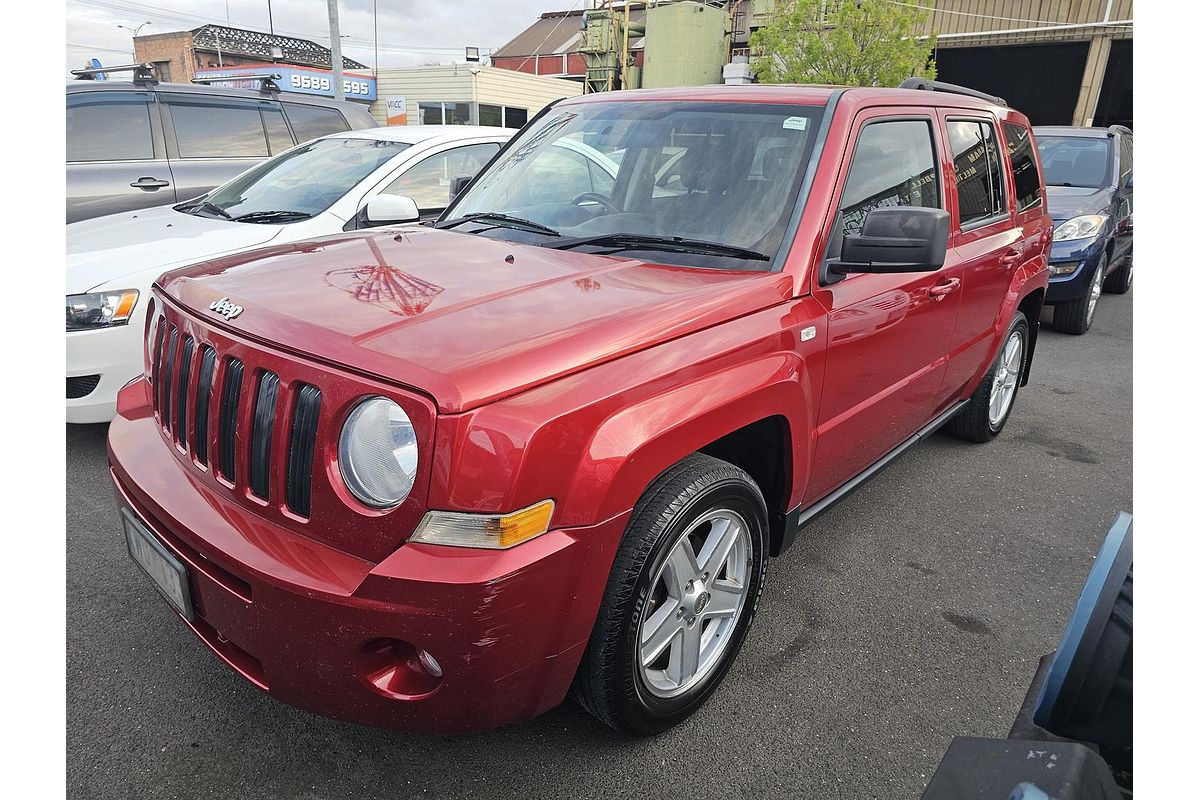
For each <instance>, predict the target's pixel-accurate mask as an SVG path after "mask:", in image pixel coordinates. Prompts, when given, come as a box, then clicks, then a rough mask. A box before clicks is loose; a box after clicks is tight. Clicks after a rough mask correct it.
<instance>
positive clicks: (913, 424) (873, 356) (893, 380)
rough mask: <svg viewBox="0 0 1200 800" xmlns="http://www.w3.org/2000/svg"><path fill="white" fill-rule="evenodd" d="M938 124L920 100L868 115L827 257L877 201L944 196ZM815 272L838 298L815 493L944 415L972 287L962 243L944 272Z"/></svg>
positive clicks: (824, 297) (820, 288) (920, 201)
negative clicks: (964, 270) (940, 400)
mask: <svg viewBox="0 0 1200 800" xmlns="http://www.w3.org/2000/svg"><path fill="white" fill-rule="evenodd" d="M936 125H937V120H936V117H934V115H933V114H932V113H931V112H930V111H929V110H928V109H921V108H913V109H900V108H889V109H874V110H868V111H864V112H862V113H860V114H859V115H858V117H857V118H856V119H855V128H854V132H853V134H852V137H851V142H852V145H851V147H849V148H848V149H847V152H846V154H845V155H844V156H843V161H842V167H841V176H842V177H841V178H840V179H839V187H838V189H837V191H836V192H835V195H834V196H835V197H836V198H837V200H836V201H835V202H836V204H835V205H834V206H833V208H831V209H830V213H829V217H830V218H831V220H832V224H831V225H830V228H829V230H828V232H827V234H826V240H827V242H828V245H827V248H826V257H827V258H834V257H836V256H837V255H839V253H840V250H841V241H842V239H843V237H844V236H845V235H847V234H851V233H855V232H857V231H858V230H860V229H861V228H862V224H863V219H864V218H865V217H866V215H867V213H868V212H869V211H871V210H873V209H875V208H880V207H885V206H896V205H914V206H926V207H933V208H944V207H945V201H944V198H945V196H946V194H945V187H944V182H945V175H944V173H945V170H944V169H943V168H942V166H941V165H942V163H943V158H942V156H941V155H940V151H941V145H940V143H939V139H938V137H937V136H936V134H935V129H936ZM822 271H823V270H822ZM816 281H817V285H816V286H815V287H814V289H813V296H814V297H815V298H816V299H817V301H818V302H820V303H821V304H822V305H823V306H825V308H826V309H827V310H828V320H829V332H828V342H829V344H828V351H827V358H826V368H825V370H826V371H825V380H824V385H823V389H822V393H821V403H820V410H819V412H818V415H817V428H816V449H815V453H814V460H813V469H812V475H811V477H810V479H809V482H808V490H807V493H806V497H805V498H804V502H806V503H808V502H812V501H814V500H817V499H819V498H820V497H822V496H824V495H825V494H828V493H829V492H830V491H831V490H833V489H835V488H837V487H838V486H839V485H841V484H842V483H844V482H845V481H846V480H847V479H849V478H851V477H853V476H854V475H856V474H857V473H859V472H861V471H862V470H863V469H865V468H866V467H868V466H870V465H871V464H872V463H873V462H875V461H876V460H878V459H879V458H880V457H881V456H883V455H884V454H886V453H887V452H888V451H889V450H891V449H892V448H894V447H896V446H897V445H898V444H900V443H901V442H903V441H904V440H905V439H907V438H908V437H909V436H911V435H912V434H913V433H915V432H916V431H918V430H919V429H920V428H921V427H922V426H923V425H924V424H925V423H926V422H928V421H929V420H930V419H932V418H933V417H934V416H935V414H936V413H937V411H938V410H939V409H938V408H937V407H936V406H937V393H938V389H939V388H940V387H941V385H942V378H943V375H944V373H945V368H946V354H947V351H948V350H949V347H950V335H951V332H952V331H953V330H954V322H955V317H956V315H957V312H958V304H959V299H960V297H961V292H958V291H956V287H957V285H958V279H957V277H956V276H955V264H954V262H953V253H952V251H948V252H947V263H946V266H945V267H944V268H943V269H942V270H939V271H936V272H924V273H907V274H898V275H871V274H854V275H849V276H847V277H845V278H842V279H841V280H836V282H834V281H835V278H834V277H833V276H826V277H825V278H822V277H821V276H817V277H816Z"/></svg>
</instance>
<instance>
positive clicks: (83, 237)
mask: <svg viewBox="0 0 1200 800" xmlns="http://www.w3.org/2000/svg"><path fill="white" fill-rule="evenodd" d="M514 133H516V131H514V130H508V129H505V128H487V127H476V126H467V125H452V126H445V125H416V126H412V127H391V128H375V129H370V130H357V131H347V132H346V133H338V134H334V135H332V136H326V137H323V138H320V139H315V140H313V141H311V142H306V143H305V144H302V145H299V146H297V147H293V148H292V149H290V150H288V151H286V152H284V153H281V154H279V155H278V156H276V157H275V158H272V159H270V160H269V161H266V162H263V163H262V164H259V165H258V166H256V167H255V168H253V169H251V170H249V171H247V172H244V173H242V174H241V175H239V176H238V177H236V178H234V179H233V180H231V181H230V182H228V183H226V184H225V185H223V186H219V187H217V188H216V189H213V190H212V191H211V192H209V193H208V194H206V195H203V196H201V197H198V198H196V199H194V200H189V201H187V202H184V203H178V204H176V205H171V206H160V207H158V208H148V209H141V210H138V211H130V212H125V213H121V214H113V215H111V216H106V217H96V218H94V219H89V220H84V221H82V222H76V223H73V224H70V225H68V226H67V422H75V423H83V422H108V421H109V420H110V419H112V417H113V415H114V414H115V413H116V398H117V391H118V390H119V389H120V388H121V387H122V386H123V385H125V384H126V383H127V382H128V381H130V380H131V379H133V378H134V377H136V376H137V375H139V374H140V373H141V371H142V335H143V327H144V321H145V313H146V304H147V303H146V301H147V297H148V294H149V291H150V285H151V284H152V283H153V282H154V279H155V278H157V277H158V276H159V275H161V274H162V273H163V272H166V271H168V270H172V269H176V268H178V267H183V266H186V265H188V264H193V263H196V262H198V261H204V260H207V259H210V258H216V257H218V256H224V255H229V254H231V253H237V252H240V251H244V250H250V249H253V248H256V247H266V246H268V245H276V244H283V243H287V242H294V241H299V240H302V239H309V238H312V237H314V236H324V235H327V234H331V233H337V232H338V231H341V230H354V229H357V228H365V227H371V226H374V225H386V224H395V223H400V222H411V221H414V220H415V219H416V218H418V216H419V217H420V218H421V219H426V218H433V217H436V216H438V214H440V213H441V211H442V210H443V209H444V208H445V207H446V206H447V205H448V204H449V201H450V195H451V191H452V187H453V185H454V183H455V179H457V178H462V177H466V176H473V175H474V174H475V173H476V172H477V171H478V170H479V169H480V168H481V167H482V166H483V165H484V164H486V163H487V162H488V160H489V159H491V157H492V156H493V155H495V154H496V152H497V151H498V150H499V149H500V146H501V145H502V144H503V143H504V142H505V141H507V140H508V138H509V137H510V136H512V134H514Z"/></svg>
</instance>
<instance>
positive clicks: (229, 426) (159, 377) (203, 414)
mask: <svg viewBox="0 0 1200 800" xmlns="http://www.w3.org/2000/svg"><path fill="white" fill-rule="evenodd" d="M157 325H158V329H157V330H156V331H155V334H154V339H153V340H152V341H153V349H152V350H151V364H150V375H151V383H152V395H153V398H154V410H155V412H156V415H157V417H158V421H159V423H160V424H161V426H162V429H163V433H164V434H165V435H166V436H167V437H168V438H170V440H171V441H172V442H173V443H174V444H175V446H176V447H178V448H179V449H181V450H183V451H184V452H188V451H190V453H191V456H192V458H193V459H194V460H195V462H196V463H197V464H199V465H200V466H203V467H209V466H210V464H211V465H212V468H213V469H214V470H215V472H216V474H217V475H219V476H220V477H221V478H223V479H224V481H225V482H226V483H227V484H235V485H243V484H244V485H246V486H247V487H248V488H249V490H250V492H251V493H252V494H254V495H255V496H256V497H258V498H260V499H262V500H270V499H271V487H272V483H273V480H272V477H273V476H275V475H279V474H280V471H281V470H282V477H283V487H284V492H283V500H284V502H285V503H286V505H287V507H288V508H289V509H290V510H291V511H292V512H294V513H295V514H297V515H300V516H302V517H307V516H308V515H309V514H310V513H311V506H312V500H311V494H312V466H313V460H314V450H315V448H316V440H317V423H318V421H319V419H320V412H321V391H320V389H318V388H317V387H315V386H311V385H309V384H302V383H297V384H295V385H293V386H291V387H289V388H288V389H287V390H286V392H285V391H284V389H283V387H282V385H281V382H280V379H279V376H278V375H276V374H275V373H274V372H271V371H270V370H265V369H257V370H256V369H249V368H247V367H246V365H245V364H243V363H242V361H241V360H240V359H238V358H235V357H233V356H230V355H222V354H221V353H219V352H217V350H216V349H215V348H214V347H213V346H212V345H210V344H204V343H199V344H198V343H197V342H196V341H195V340H194V339H193V338H192V336H190V335H188V334H187V333H185V332H184V331H182V330H180V329H179V328H177V327H176V326H174V325H172V324H171V323H170V322H169V321H167V320H166V319H165V318H164V317H161V316H160V317H159V319H158V323H157ZM289 400H290V402H289ZM247 406H248V408H249V415H250V416H249V426H250V427H249V433H248V435H243V436H240V437H239V435H238V430H239V424H244V423H243V420H242V419H241V414H242V409H244V408H247ZM214 407H215V408H216V410H217V413H216V431H215V433H216V436H215V439H213V438H212V433H213V432H212V431H211V430H210V422H209V420H210V413H211V409H213V408H214ZM285 413H290V416H289V418H288V419H287V420H285V421H284V423H283V425H282V426H278V427H281V430H280V431H279V432H278V433H277V432H276V427H277V421H278V419H279V417H281V416H282V415H283V414H285ZM276 436H286V437H287V440H286V441H287V451H286V456H285V458H283V459H280V460H282V461H283V462H284V463H282V464H277V463H272V461H273V459H274V458H275V446H274V442H275V438H276ZM212 446H215V452H210V449H211V448H212Z"/></svg>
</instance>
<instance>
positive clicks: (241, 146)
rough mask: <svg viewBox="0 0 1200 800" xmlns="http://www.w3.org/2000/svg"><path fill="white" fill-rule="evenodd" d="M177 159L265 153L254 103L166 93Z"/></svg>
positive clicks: (260, 116) (257, 109)
mask: <svg viewBox="0 0 1200 800" xmlns="http://www.w3.org/2000/svg"><path fill="white" fill-rule="evenodd" d="M166 100H167V109H168V110H169V111H170V114H171V122H172V125H173V127H174V128H175V141H176V142H177V144H178V148H179V156H180V158H238V157H253V156H257V157H262V156H266V155H269V152H268V149H267V136H266V132H265V131H264V130H263V120H262V115H261V114H260V113H259V104H258V103H257V102H242V101H238V100H227V99H216V98H205V97H202V96H197V97H194V98H193V97H185V96H181V95H174V96H172V95H168V96H166Z"/></svg>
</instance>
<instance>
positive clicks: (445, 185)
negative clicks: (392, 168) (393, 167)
mask: <svg viewBox="0 0 1200 800" xmlns="http://www.w3.org/2000/svg"><path fill="white" fill-rule="evenodd" d="M499 149H500V145H498V144H496V143H494V142H487V143H484V144H472V145H468V146H466V147H456V148H454V149H453V150H447V151H445V152H444V153H436V154H434V155H432V156H429V157H428V158H426V159H424V160H422V161H418V162H417V163H416V164H414V165H413V166H412V167H410V168H408V169H407V170H405V171H404V174H403V175H400V176H399V177H398V178H396V179H395V180H394V181H392V182H391V183H390V184H388V186H387V188H385V189H384V190H383V193H384V194H401V195H407V196H408V197H411V198H412V199H413V201H414V202H416V204H417V208H419V209H421V210H426V209H436V208H445V207H446V206H447V205H449V203H450V187H451V185H452V184H453V182H454V179H455V178H463V177H467V178H470V177H474V176H475V173H476V172H479V170H480V169H482V168H483V165H484V164H486V163H487V162H488V160H489V159H490V158H491V157H492V156H494V155H496V151H497V150H499Z"/></svg>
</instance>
